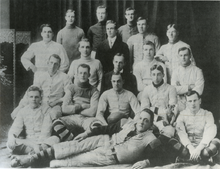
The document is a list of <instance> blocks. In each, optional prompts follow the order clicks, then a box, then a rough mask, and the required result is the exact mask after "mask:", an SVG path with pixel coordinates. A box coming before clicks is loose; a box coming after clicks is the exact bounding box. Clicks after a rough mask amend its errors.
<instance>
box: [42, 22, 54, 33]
mask: <svg viewBox="0 0 220 169" xmlns="http://www.w3.org/2000/svg"><path fill="white" fill-rule="evenodd" d="M44 27H49V28H51V30H52V32H53V28H52V26H51V25H50V24H49V23H46V24H42V25H41V26H40V31H41V32H42V31H43V28H44Z"/></svg>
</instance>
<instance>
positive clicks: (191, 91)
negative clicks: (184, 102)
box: [186, 90, 201, 99]
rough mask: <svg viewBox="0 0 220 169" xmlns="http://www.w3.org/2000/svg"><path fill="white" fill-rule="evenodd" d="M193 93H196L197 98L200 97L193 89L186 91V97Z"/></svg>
mask: <svg viewBox="0 0 220 169" xmlns="http://www.w3.org/2000/svg"><path fill="white" fill-rule="evenodd" d="M194 94H196V95H197V96H198V98H199V99H200V98H201V96H200V94H199V93H198V92H197V91H195V90H190V91H188V92H187V93H186V97H189V96H192V95H194Z"/></svg>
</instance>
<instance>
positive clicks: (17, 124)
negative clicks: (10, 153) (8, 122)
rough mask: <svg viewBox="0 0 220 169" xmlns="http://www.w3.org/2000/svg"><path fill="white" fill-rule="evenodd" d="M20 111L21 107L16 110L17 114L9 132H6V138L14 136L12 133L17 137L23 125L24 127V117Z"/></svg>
mask: <svg viewBox="0 0 220 169" xmlns="http://www.w3.org/2000/svg"><path fill="white" fill-rule="evenodd" d="M22 111H24V109H21V110H20V111H19V112H18V114H17V116H16V118H15V120H14V122H13V124H12V126H11V128H10V130H9V132H8V139H11V138H14V135H15V136H16V137H18V136H19V134H20V133H21V132H22V130H23V127H24V119H23V114H22Z"/></svg>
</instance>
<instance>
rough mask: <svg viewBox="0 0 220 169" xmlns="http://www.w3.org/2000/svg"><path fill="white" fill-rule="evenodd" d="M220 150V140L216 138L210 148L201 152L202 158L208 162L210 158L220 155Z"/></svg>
mask: <svg viewBox="0 0 220 169" xmlns="http://www.w3.org/2000/svg"><path fill="white" fill-rule="evenodd" d="M219 149H220V140H219V139H217V138H214V139H213V140H212V141H211V142H210V144H209V146H208V147H205V148H204V149H203V150H202V152H201V158H202V159H203V160H205V161H208V160H209V158H211V157H213V156H215V155H217V154H218V151H219Z"/></svg>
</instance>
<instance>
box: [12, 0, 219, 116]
mask: <svg viewBox="0 0 220 169" xmlns="http://www.w3.org/2000/svg"><path fill="white" fill-rule="evenodd" d="M103 4H104V5H106V6H107V8H108V19H112V20H115V21H116V22H117V23H118V26H120V25H123V24H125V18H124V12H125V9H126V8H127V7H129V6H131V7H134V8H135V9H136V11H137V15H138V16H144V17H146V18H148V19H149V23H150V27H149V30H150V31H153V32H155V33H156V34H157V35H158V36H159V38H160V40H161V43H162V44H165V43H167V38H166V26H167V25H168V24H169V23H177V24H178V25H179V26H180V37H181V40H183V41H185V42H186V43H188V44H190V45H191V48H192V51H193V55H194V57H195V60H196V63H197V66H198V67H200V68H201V69H202V70H203V73H204V76H205V81H206V82H205V90H204V94H203V97H202V99H203V104H202V107H204V108H205V109H208V110H210V111H212V112H213V113H214V115H215V117H216V118H217V116H218V114H219V110H220V89H219V85H220V81H219V79H220V78H219V77H220V72H219V68H220V59H219V46H220V31H219V30H220V19H219V18H220V10H219V9H220V2H214V1H212V2H210V1H202V2H198V1H177V0H176V1H144V0H141V1H137V0H111V1H110V0H10V28H11V29H15V30H17V31H31V35H32V42H35V41H38V40H40V39H41V37H40V34H39V26H40V25H41V24H43V23H51V24H52V25H53V26H54V32H55V34H56V33H57V32H58V31H59V30H60V29H61V28H63V27H64V26H65V20H64V16H65V12H66V10H67V9H74V10H75V11H76V25H77V26H79V27H81V28H82V29H83V30H84V31H85V32H87V30H88V28H89V26H90V25H93V24H95V23H96V22H97V21H96V7H97V6H98V5H103ZM54 39H55V38H54Z"/></svg>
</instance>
